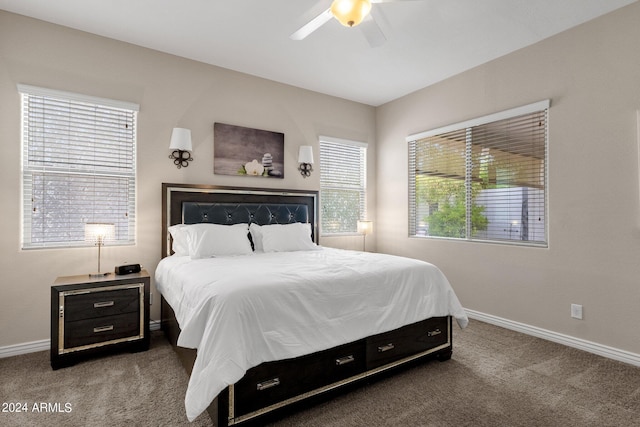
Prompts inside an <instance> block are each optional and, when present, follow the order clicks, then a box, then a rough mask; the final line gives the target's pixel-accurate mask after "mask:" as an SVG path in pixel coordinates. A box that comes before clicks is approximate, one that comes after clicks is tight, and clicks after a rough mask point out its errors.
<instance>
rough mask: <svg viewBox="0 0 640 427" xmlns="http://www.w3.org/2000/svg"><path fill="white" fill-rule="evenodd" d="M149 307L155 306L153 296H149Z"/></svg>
mask: <svg viewBox="0 0 640 427" xmlns="http://www.w3.org/2000/svg"><path fill="white" fill-rule="evenodd" d="M149 305H153V294H152V293H150V294H149Z"/></svg>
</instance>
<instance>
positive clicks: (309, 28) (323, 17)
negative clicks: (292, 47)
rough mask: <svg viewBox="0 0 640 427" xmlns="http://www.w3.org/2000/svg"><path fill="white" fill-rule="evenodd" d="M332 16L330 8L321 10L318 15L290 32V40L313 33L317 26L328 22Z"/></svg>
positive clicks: (299, 38) (300, 38)
mask: <svg viewBox="0 0 640 427" xmlns="http://www.w3.org/2000/svg"><path fill="white" fill-rule="evenodd" d="M331 18H333V15H332V14H331V9H327V10H325V11H324V12H322V13H321V14H320V15H318V16H316V17H315V18H313V19H312V20H311V21H309V22H307V23H306V24H305V25H303V26H302V27H301V28H300V29H299V30H298V31H296V32H295V33H293V34H291V35H290V36H289V38H290V39H291V40H302V39H304V38H305V37H307V36H308V35H309V34H311V33H313V32H314V31H315V30H317V29H318V28H320V27H322V26H323V25H324V24H326V23H327V22H329V21H330V20H331Z"/></svg>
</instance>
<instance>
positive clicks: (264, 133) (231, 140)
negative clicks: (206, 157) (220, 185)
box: [213, 123, 284, 178]
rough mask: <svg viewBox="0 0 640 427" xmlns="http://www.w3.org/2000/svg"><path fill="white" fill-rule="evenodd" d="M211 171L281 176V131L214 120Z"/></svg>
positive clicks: (240, 174) (266, 176)
mask: <svg viewBox="0 0 640 427" xmlns="http://www.w3.org/2000/svg"><path fill="white" fill-rule="evenodd" d="M213 173H215V174H217V175H236V176H243V175H244V176H258V177H265V178H284V133H281V132H271V131H268V130H260V129H252V128H247V127H242V126H234V125H228V124H224V123H214V124H213Z"/></svg>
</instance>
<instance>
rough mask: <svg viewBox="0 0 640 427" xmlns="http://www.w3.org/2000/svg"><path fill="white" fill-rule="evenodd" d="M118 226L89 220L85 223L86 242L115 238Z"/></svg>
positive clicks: (102, 241) (101, 241)
mask: <svg viewBox="0 0 640 427" xmlns="http://www.w3.org/2000/svg"><path fill="white" fill-rule="evenodd" d="M115 235H116V226H115V225H114V224H110V223H104V222H87V223H86V224H85V225H84V240H85V241H86V242H100V243H104V242H105V241H108V240H113V239H115Z"/></svg>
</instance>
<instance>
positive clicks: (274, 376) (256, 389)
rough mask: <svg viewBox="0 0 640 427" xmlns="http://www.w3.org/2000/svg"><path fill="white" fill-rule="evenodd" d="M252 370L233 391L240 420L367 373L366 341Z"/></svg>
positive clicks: (262, 365) (269, 363)
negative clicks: (292, 362)
mask: <svg viewBox="0 0 640 427" xmlns="http://www.w3.org/2000/svg"><path fill="white" fill-rule="evenodd" d="M295 360H296V362H298V363H296V364H295V365H293V366H295V368H294V369H292V364H291V360H283V361H276V362H267V363H263V364H261V365H260V366H257V367H255V368H252V369H250V370H249V371H247V373H246V375H245V376H244V377H243V378H242V379H241V380H240V381H238V382H237V383H236V384H235V386H234V387H233V390H234V403H235V405H234V406H235V408H234V411H235V416H241V415H244V414H248V413H250V412H253V411H256V410H259V409H261V408H265V407H267V406H270V405H273V404H276V403H278V402H282V401H284V400H287V399H289V398H292V397H295V396H298V395H301V394H304V393H307V392H309V391H312V390H314V389H317V388H319V387H322V386H325V385H328V384H332V383H334V382H337V381H340V380H343V379H345V378H349V377H352V376H354V375H358V374H359V373H361V372H363V371H364V369H365V349H364V341H363V340H360V341H356V342H355V343H350V344H346V345H342V346H339V347H335V348H332V349H329V350H325V351H321V352H319V353H314V354H311V355H308V356H302V357H299V358H297V359H295Z"/></svg>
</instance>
